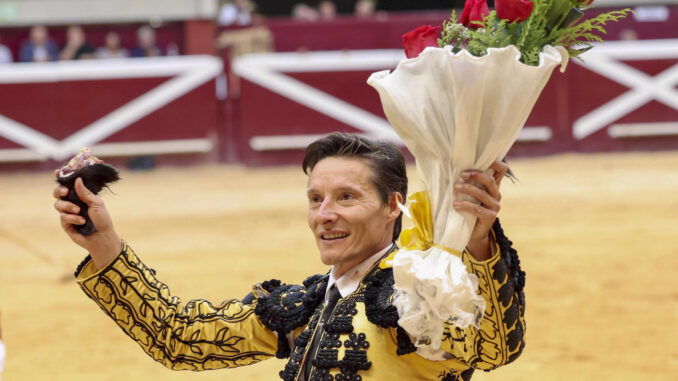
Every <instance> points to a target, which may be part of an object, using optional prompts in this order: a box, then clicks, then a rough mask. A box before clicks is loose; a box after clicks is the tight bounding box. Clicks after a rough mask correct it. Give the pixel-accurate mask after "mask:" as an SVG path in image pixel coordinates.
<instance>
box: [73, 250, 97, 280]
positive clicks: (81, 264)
mask: <svg viewBox="0 0 678 381" xmlns="http://www.w3.org/2000/svg"><path fill="white" fill-rule="evenodd" d="M91 260H92V256H91V255H89V254H87V256H86V257H85V259H83V260H82V262H80V264H79V265H78V267H77V268H76V269H75V273H74V274H73V275H75V277H76V278H77V277H78V275H80V272H82V269H84V268H85V266H86V265H87V263H88V262H89V261H91Z"/></svg>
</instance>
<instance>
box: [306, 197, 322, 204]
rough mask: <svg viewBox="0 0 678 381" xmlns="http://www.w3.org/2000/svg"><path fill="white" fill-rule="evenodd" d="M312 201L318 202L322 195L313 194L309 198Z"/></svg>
mask: <svg viewBox="0 0 678 381" xmlns="http://www.w3.org/2000/svg"><path fill="white" fill-rule="evenodd" d="M308 200H309V201H310V202H313V203H317V202H320V196H311V197H309V199H308Z"/></svg>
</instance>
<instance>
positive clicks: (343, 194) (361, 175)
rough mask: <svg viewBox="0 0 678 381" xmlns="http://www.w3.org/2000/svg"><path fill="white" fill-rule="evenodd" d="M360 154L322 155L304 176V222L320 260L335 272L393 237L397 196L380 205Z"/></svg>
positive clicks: (368, 171)
mask: <svg viewBox="0 0 678 381" xmlns="http://www.w3.org/2000/svg"><path fill="white" fill-rule="evenodd" d="M371 176H372V169H371V168H370V166H369V164H368V162H367V161H366V160H365V159H358V158H342V157H328V158H325V159H323V160H320V161H319V162H318V163H317V164H316V165H315V167H314V168H313V171H311V173H310V174H309V178H308V189H307V196H308V225H309V227H310V228H311V231H312V232H313V234H314V236H315V240H316V244H317V245H318V250H320V258H321V259H322V262H323V263H324V264H326V265H334V271H335V273H334V274H335V276H336V277H340V276H341V275H343V274H344V273H345V272H346V271H347V270H348V269H350V268H352V267H353V266H356V265H357V264H359V263H360V262H362V261H363V260H365V259H366V258H368V257H369V256H371V255H372V254H374V253H376V252H378V251H379V250H381V249H383V248H385V247H386V246H387V245H388V244H389V243H390V242H391V240H392V238H393V225H394V222H395V220H396V218H397V217H398V215H399V214H400V211H399V210H398V207H397V202H396V200H397V198H396V197H397V196H396V194H395V193H394V194H392V195H391V196H390V197H389V202H388V203H387V205H384V204H383V203H382V202H381V199H380V198H379V194H378V192H377V188H376V187H375V185H374V184H373V183H372V181H371Z"/></svg>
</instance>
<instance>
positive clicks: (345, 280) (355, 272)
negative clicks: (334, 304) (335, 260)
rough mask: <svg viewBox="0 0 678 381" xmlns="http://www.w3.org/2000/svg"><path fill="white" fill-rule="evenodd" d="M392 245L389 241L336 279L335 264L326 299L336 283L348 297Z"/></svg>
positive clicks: (344, 295)
mask: <svg viewBox="0 0 678 381" xmlns="http://www.w3.org/2000/svg"><path fill="white" fill-rule="evenodd" d="M392 247H393V243H389V244H388V246H386V247H385V248H383V249H381V250H380V251H379V252H377V253H376V254H374V255H372V256H371V257H369V258H367V259H365V260H364V261H362V262H360V263H359V264H358V265H357V266H355V267H353V268H352V269H350V270H348V271H347V272H346V273H344V275H342V276H340V277H339V279H336V278H335V277H334V266H332V268H331V269H330V278H329V279H328V280H327V290H326V291H325V300H327V298H328V296H329V293H330V288H332V286H333V285H334V284H336V285H337V289H338V290H339V293H340V294H341V297H342V298H345V297H347V296H348V295H350V294H351V293H353V292H354V291H355V290H357V289H358V286H359V285H360V281H361V280H363V278H364V277H365V274H367V272H368V271H369V270H370V269H371V268H372V266H373V265H374V264H375V263H377V261H378V260H379V259H381V257H383V256H384V254H386V253H387V252H388V251H389V250H390V249H391V248H392Z"/></svg>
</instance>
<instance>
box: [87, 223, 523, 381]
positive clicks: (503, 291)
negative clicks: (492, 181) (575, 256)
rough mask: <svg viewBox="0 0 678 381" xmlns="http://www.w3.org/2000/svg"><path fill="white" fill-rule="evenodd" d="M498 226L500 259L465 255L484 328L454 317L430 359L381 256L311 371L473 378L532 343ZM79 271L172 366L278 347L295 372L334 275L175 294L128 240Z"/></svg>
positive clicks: (324, 376)
mask: <svg viewBox="0 0 678 381" xmlns="http://www.w3.org/2000/svg"><path fill="white" fill-rule="evenodd" d="M494 233H495V237H496V241H497V245H498V248H499V249H500V250H498V253H497V255H495V256H494V257H493V258H492V259H490V260H489V261H486V262H476V261H474V260H473V258H472V257H471V256H470V255H468V253H464V255H463V257H462V259H463V261H464V263H465V264H466V266H467V269H468V271H469V272H472V273H474V274H476V275H477V276H478V278H479V281H480V282H479V283H480V285H479V290H480V293H481V294H482V296H483V297H484V298H485V299H486V300H487V307H486V310H485V315H484V317H483V319H482V322H481V325H480V329H476V328H474V327H469V328H467V329H465V330H461V329H458V328H456V327H454V326H452V325H448V326H447V328H446V329H445V331H444V337H443V341H442V344H441V349H442V350H444V353H445V356H444V358H441V359H440V361H431V360H427V359H425V358H423V357H421V356H420V355H419V354H417V353H416V352H415V351H416V347H415V346H414V345H413V344H412V342H411V341H410V338H409V336H408V335H407V333H406V332H405V331H404V330H403V329H402V328H400V327H399V326H398V325H397V321H398V313H397V311H396V309H395V307H394V306H393V305H392V304H390V301H391V300H392V295H393V288H392V285H393V283H394V282H393V273H392V270H391V269H390V268H386V269H383V268H380V267H379V266H378V265H376V266H374V267H373V268H372V269H371V270H370V271H369V272H368V274H367V275H366V276H365V278H364V279H363V280H362V282H361V284H360V286H359V287H358V289H357V290H356V292H354V293H353V294H351V295H349V296H348V297H346V298H343V299H341V300H340V301H339V302H338V303H337V305H336V307H335V309H334V311H333V312H332V315H331V316H330V318H329V319H328V321H327V324H326V325H325V327H326V329H325V330H322V331H321V334H322V335H323V336H322V337H321V338H320V339H321V341H320V345H319V348H318V352H317V354H316V356H315V358H314V359H312V360H311V361H312V365H313V368H312V372H311V377H310V378H311V380H337V381H342V380H351V381H353V380H355V381H359V380H365V381H367V380H397V379H400V380H445V381H452V380H465V381H467V380H469V379H470V377H471V375H472V373H473V370H474V369H482V370H490V369H494V368H496V367H498V366H500V365H503V364H506V363H509V362H511V361H513V360H514V359H515V358H516V357H518V356H519V355H520V353H521V352H522V350H523V347H524V341H523V335H524V331H525V322H524V320H523V314H524V305H525V301H524V294H523V291H522V288H523V286H524V272H522V271H521V270H520V267H519V261H518V257H517V253H516V252H515V250H513V249H512V248H511V241H509V240H508V239H507V238H506V237H505V236H504V234H503V232H502V230H501V227H500V225H499V223H498V222H497V223H495V226H494ZM76 277H77V281H78V283H79V284H80V286H81V288H82V289H83V291H84V292H85V293H86V294H87V296H89V297H90V298H91V299H93V300H94V301H95V302H96V303H97V304H98V305H99V307H101V309H102V310H103V311H104V312H105V313H106V314H107V315H109V316H110V317H111V318H112V319H113V320H114V321H115V322H116V324H118V325H119V326H120V327H121V328H122V329H123V331H125V333H126V334H127V335H129V336H130V337H131V338H132V339H133V340H135V341H136V342H137V343H138V344H139V345H140V346H141V348H142V349H143V350H144V351H145V352H146V353H147V354H148V355H149V356H151V357H152V358H153V359H154V360H156V361H158V362H160V363H162V364H163V365H165V366H166V367H168V368H170V369H174V370H186V369H187V370H206V369H215V368H230V367H236V366H242V365H249V364H253V363H255V362H258V361H261V360H264V359H266V358H270V357H272V356H274V355H275V356H277V357H279V358H289V361H288V363H287V365H286V366H285V369H284V370H282V371H281V372H280V377H281V378H282V379H283V380H288V381H291V380H296V379H298V377H299V373H300V370H301V369H302V364H303V362H304V361H307V360H306V356H305V354H306V350H307V347H308V346H309V345H310V343H311V342H312V338H313V335H314V333H315V332H316V327H317V326H318V320H319V317H320V316H321V313H322V309H323V301H324V295H325V289H326V286H327V279H328V276H327V275H315V276H312V277H309V278H308V279H306V280H305V281H304V283H303V285H287V284H282V283H280V281H277V280H271V281H267V282H263V283H261V284H257V285H255V286H254V287H253V290H252V292H251V293H250V294H249V295H248V296H247V297H245V298H244V299H243V300H237V299H229V300H226V301H224V302H222V303H221V304H220V305H218V306H215V305H212V304H211V303H210V302H208V301H206V300H191V301H189V302H184V301H182V300H181V299H179V298H178V297H176V296H172V295H171V294H170V291H169V289H168V288H167V286H166V285H165V284H163V283H162V282H160V281H159V280H158V279H157V278H156V277H155V272H154V271H153V270H152V269H150V268H148V267H147V266H146V265H144V263H142V262H141V261H140V260H139V258H138V257H137V256H136V255H135V253H134V252H133V251H132V249H131V248H130V247H129V246H127V244H123V248H122V251H121V253H120V255H118V256H117V257H116V258H115V259H114V260H113V261H112V262H111V263H110V264H109V265H108V266H106V267H105V268H103V269H101V270H100V271H95V270H94V266H93V263H92V262H91V260H90V259H89V258H86V259H85V261H83V263H82V264H81V265H80V266H79V268H78V270H77V271H76ZM290 333H291V334H292V335H293V336H294V338H295V339H294V344H293V345H292V346H290V344H289V342H288V339H287V335H288V334H290Z"/></svg>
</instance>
